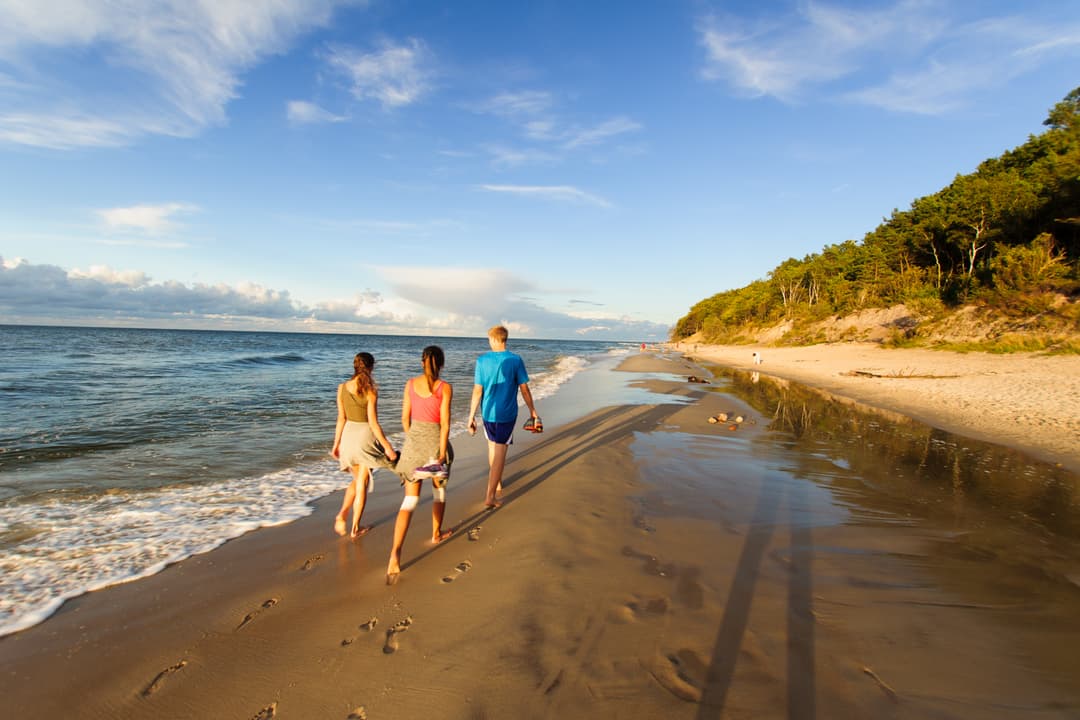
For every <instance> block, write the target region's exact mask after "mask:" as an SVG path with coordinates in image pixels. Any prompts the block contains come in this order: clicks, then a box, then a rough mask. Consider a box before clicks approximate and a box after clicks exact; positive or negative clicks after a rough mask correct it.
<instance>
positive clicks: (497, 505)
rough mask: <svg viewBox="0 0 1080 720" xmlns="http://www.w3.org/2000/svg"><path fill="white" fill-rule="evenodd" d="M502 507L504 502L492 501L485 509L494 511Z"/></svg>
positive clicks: (486, 504)
mask: <svg viewBox="0 0 1080 720" xmlns="http://www.w3.org/2000/svg"><path fill="white" fill-rule="evenodd" d="M501 507H502V501H501V500H497V499H496V500H492V501H491V502H486V503H484V509H485V510H494V509H496V508H501Z"/></svg>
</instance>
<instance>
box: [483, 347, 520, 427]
mask: <svg viewBox="0 0 1080 720" xmlns="http://www.w3.org/2000/svg"><path fill="white" fill-rule="evenodd" d="M473 382H475V383H476V384H477V385H481V386H482V387H483V388H484V397H483V399H482V400H481V402H480V417H481V418H482V419H484V420H485V421H487V422H515V421H516V420H517V409H518V404H517V394H518V387H520V386H521V385H522V384H523V383H527V382H529V373H527V372H525V361H523V360H522V359H521V356H520V355H516V354H514V353H512V352H510V351H509V350H503V351H501V352H494V351H492V352H486V353H484V354H483V355H481V356H480V357H478V358H477V359H476V372H475V373H474V375H473Z"/></svg>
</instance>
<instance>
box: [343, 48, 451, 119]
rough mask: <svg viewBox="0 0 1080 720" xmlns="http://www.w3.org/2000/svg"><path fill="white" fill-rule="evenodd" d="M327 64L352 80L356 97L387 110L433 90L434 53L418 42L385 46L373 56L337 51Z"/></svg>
mask: <svg viewBox="0 0 1080 720" xmlns="http://www.w3.org/2000/svg"><path fill="white" fill-rule="evenodd" d="M326 60H327V62H328V63H329V65H330V66H331V67H332V68H335V69H336V70H338V71H339V72H341V73H343V74H344V75H345V76H346V77H348V78H349V80H350V81H351V83H352V88H351V91H352V94H353V96H354V97H356V98H357V99H359V100H366V99H374V100H377V101H379V102H380V103H382V106H383V107H384V108H394V107H400V106H403V105H410V104H412V103H414V102H416V101H417V100H419V99H420V97H421V96H422V95H423V94H424V93H426V92H427V91H428V90H429V89H430V88H431V78H432V75H433V71H432V70H431V67H432V63H433V61H432V59H431V53H430V52H429V51H428V49H427V47H426V46H425V45H424V43H422V42H421V41H419V40H416V39H415V38H413V39H410V40H409V41H408V42H407V43H405V44H404V45H393V44H390V43H389V42H385V43H383V45H382V48H381V49H380V50H378V51H376V52H372V53H364V52H361V51H359V50H356V49H355V48H348V47H336V48H333V49H331V50H330V51H329V53H328V55H327V57H326Z"/></svg>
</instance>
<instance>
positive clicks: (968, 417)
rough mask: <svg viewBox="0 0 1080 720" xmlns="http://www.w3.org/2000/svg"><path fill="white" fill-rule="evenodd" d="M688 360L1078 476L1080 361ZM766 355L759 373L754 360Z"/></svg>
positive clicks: (837, 352) (857, 350)
mask: <svg viewBox="0 0 1080 720" xmlns="http://www.w3.org/2000/svg"><path fill="white" fill-rule="evenodd" d="M680 345H681V347H680V348H679V349H680V350H681V351H682V352H685V353H686V354H687V356H688V357H691V358H694V359H697V360H701V361H705V362H711V363H716V364H719V365H724V366H726V367H731V368H734V369H738V370H746V371H759V372H761V373H762V374H764V375H771V376H774V377H779V378H784V379H787V380H794V381H796V382H799V383H802V384H804V385H809V386H811V387H816V388H819V389H821V390H825V391H827V392H829V393H832V394H835V395H839V396H842V397H846V398H850V399H852V400H856V401H858V402H861V403H864V404H866V405H870V406H873V407H878V408H882V409H885V410H892V411H894V412H898V413H901V414H904V415H907V416H909V417H912V418H914V419H916V420H919V421H921V422H924V423H926V424H928V425H932V426H934V427H939V428H941V429H943V430H947V431H949V432H952V433H956V434H959V435H965V436H967V437H972V438H975V439H978V440H983V441H987V442H992V443H996V444H1001V445H1006V446H1008V447H1012V448H1015V449H1017V450H1021V451H1023V452H1026V453H1029V454H1031V455H1032V456H1034V457H1035V458H1037V459H1039V460H1043V461H1045V462H1049V463H1052V464H1059V465H1060V466H1061V467H1064V468H1066V469H1068V470H1070V471H1072V472H1080V356H1077V355H1053V356H1048V355H1041V354H1037V353H1014V354H1009V355H992V354H988V353H956V352H949V351H941V350H924V349H905V348H882V347H881V346H879V345H877V344H875V343H825V344H820V345H810V346H806V347H771V346H767V345H705V344H692V343H681V344H680ZM754 352H758V353H760V355H761V358H762V363H761V364H760V365H755V364H754V360H753V356H752V353H754Z"/></svg>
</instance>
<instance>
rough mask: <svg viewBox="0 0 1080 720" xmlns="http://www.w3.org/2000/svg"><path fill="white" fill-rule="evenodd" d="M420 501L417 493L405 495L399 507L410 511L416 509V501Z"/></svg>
mask: <svg viewBox="0 0 1080 720" xmlns="http://www.w3.org/2000/svg"><path fill="white" fill-rule="evenodd" d="M419 502H420V496H419V495H406V496H405V499H404V500H402V501H401V509H402V510H408V511H409V512H412V511H413V510H415V509H416V505H417V503H419Z"/></svg>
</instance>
